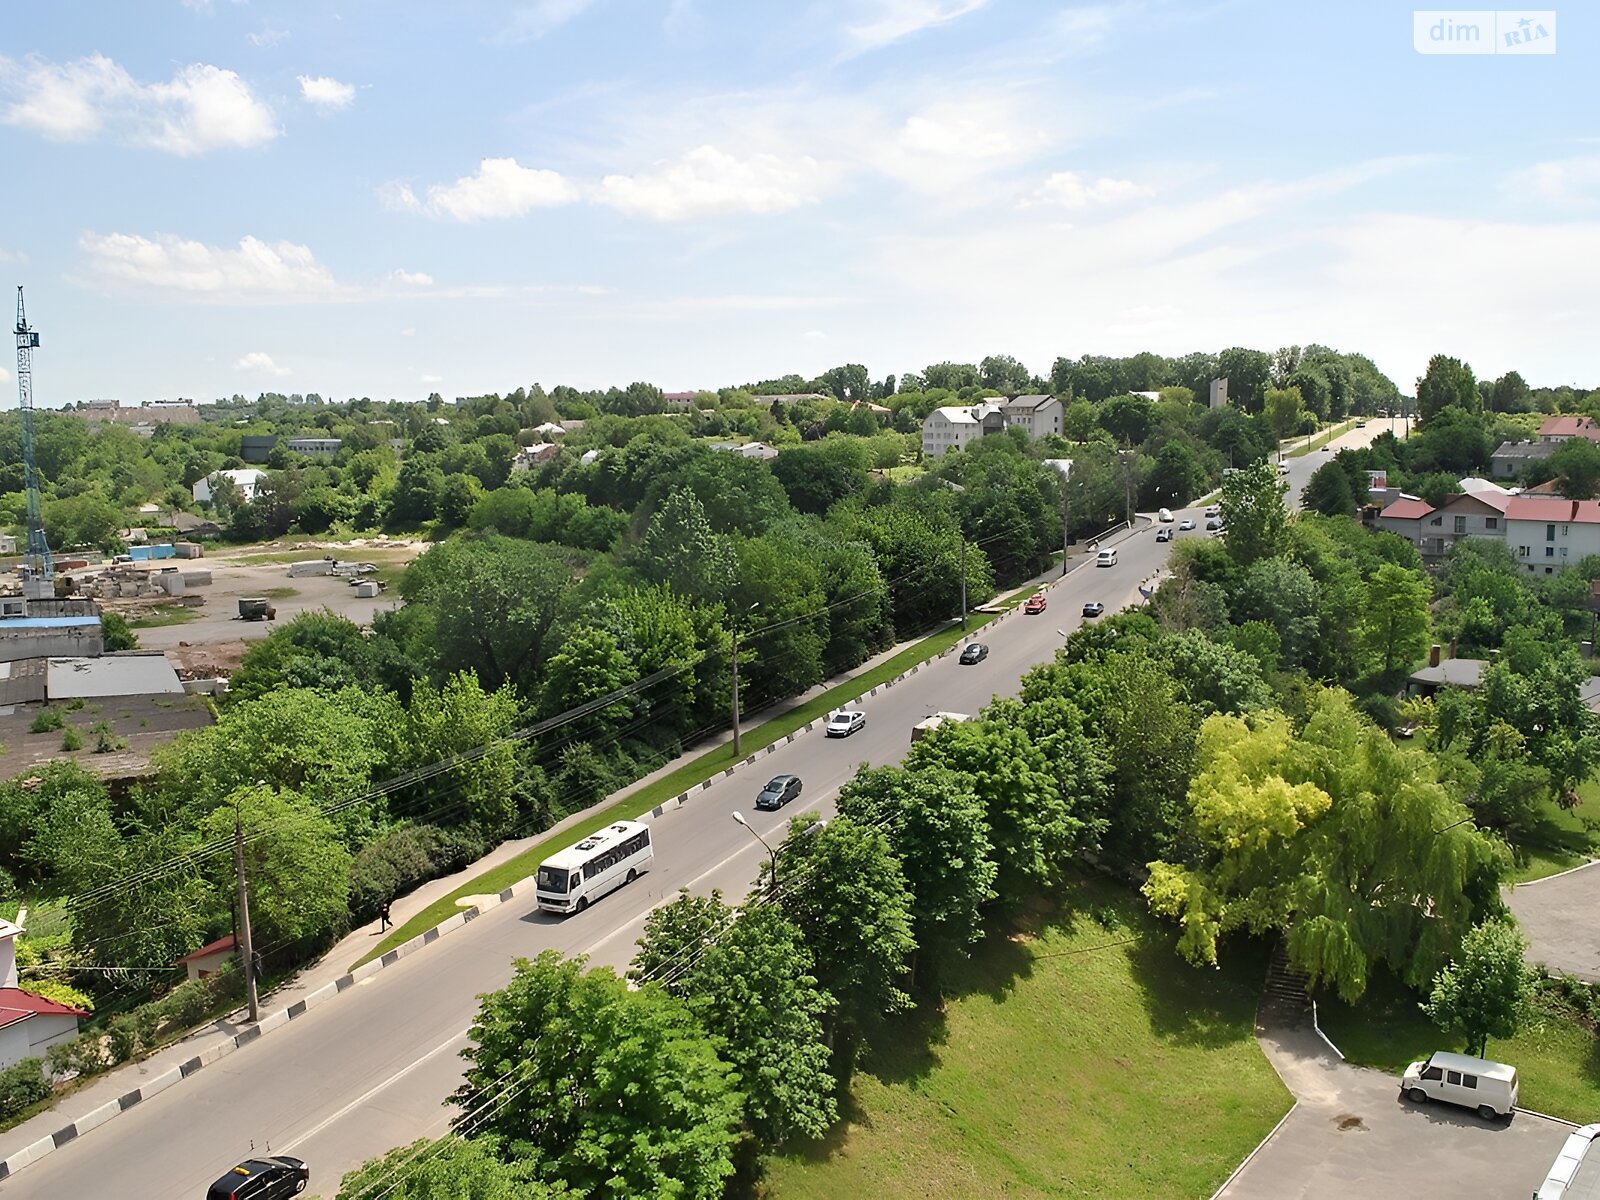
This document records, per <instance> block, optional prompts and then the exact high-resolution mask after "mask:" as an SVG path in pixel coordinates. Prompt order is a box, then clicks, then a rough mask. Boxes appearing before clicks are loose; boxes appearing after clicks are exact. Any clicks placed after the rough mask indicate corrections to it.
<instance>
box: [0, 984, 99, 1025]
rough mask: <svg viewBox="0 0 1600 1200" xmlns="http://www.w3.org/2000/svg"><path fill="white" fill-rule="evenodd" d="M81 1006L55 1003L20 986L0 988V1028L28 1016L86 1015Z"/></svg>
mask: <svg viewBox="0 0 1600 1200" xmlns="http://www.w3.org/2000/svg"><path fill="white" fill-rule="evenodd" d="M88 1015H89V1014H88V1013H86V1012H84V1011H83V1009H81V1008H73V1007H71V1006H70V1005H66V1004H57V1003H56V1002H55V1001H54V1000H46V999H45V998H44V997H43V996H35V995H34V994H33V993H32V992H25V991H23V990H22V989H21V988H0V1029H4V1028H5V1027H6V1026H7V1025H15V1024H16V1023H17V1022H18V1021H26V1020H27V1019H28V1018H29V1017H87V1016H88Z"/></svg>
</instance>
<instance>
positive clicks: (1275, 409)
mask: <svg viewBox="0 0 1600 1200" xmlns="http://www.w3.org/2000/svg"><path fill="white" fill-rule="evenodd" d="M1262 411H1263V412H1264V413H1265V414H1266V417H1267V424H1269V425H1271V426H1272V432H1273V433H1274V434H1276V435H1277V438H1278V440H1279V441H1280V442H1281V441H1283V440H1284V439H1285V438H1287V437H1289V436H1291V435H1292V434H1293V433H1294V431H1295V430H1297V429H1299V428H1300V414H1301V413H1302V412H1303V411H1304V401H1303V400H1302V399H1301V397H1300V389H1299V388H1295V387H1282V388H1268V389H1267V398H1266V403H1265V407H1264V408H1263V410H1262Z"/></svg>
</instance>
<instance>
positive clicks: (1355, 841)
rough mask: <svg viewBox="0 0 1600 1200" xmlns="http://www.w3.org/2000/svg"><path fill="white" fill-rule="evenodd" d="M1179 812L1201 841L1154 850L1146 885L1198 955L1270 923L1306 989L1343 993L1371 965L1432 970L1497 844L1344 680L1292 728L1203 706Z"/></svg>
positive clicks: (1495, 863) (1194, 957) (1355, 992)
mask: <svg viewBox="0 0 1600 1200" xmlns="http://www.w3.org/2000/svg"><path fill="white" fill-rule="evenodd" d="M1189 810H1190V820H1191V822H1192V828H1193V831H1194V834H1195V836H1196V837H1197V838H1198V840H1199V844H1200V846H1201V850H1200V852H1199V853H1198V854H1196V855H1194V856H1192V857H1191V858H1190V859H1189V861H1187V862H1177V861H1173V860H1160V861H1156V862H1152V863H1151V864H1150V878H1149V880H1148V881H1147V882H1146V883H1145V885H1144V894H1145V896H1146V897H1147V898H1148V900H1149V902H1150V907H1151V909H1152V910H1153V911H1154V912H1156V913H1159V914H1161V915H1163V916H1169V917H1173V918H1175V919H1176V920H1177V922H1178V924H1179V926H1180V927H1181V928H1182V931H1183V932H1182V936H1181V937H1180V939H1179V943H1178V946H1179V950H1180V952H1181V953H1182V954H1183V955H1184V956H1185V957H1186V958H1188V959H1190V960H1191V961H1193V962H1196V963H1214V962H1216V958H1217V943H1218V940H1219V939H1220V938H1221V937H1222V936H1223V935H1226V934H1228V933H1230V932H1232V931H1234V930H1238V929H1249V930H1251V931H1252V932H1254V933H1258V934H1260V933H1265V932H1268V931H1270V930H1276V931H1279V932H1281V933H1284V934H1286V935H1287V942H1288V950H1289V958H1290V961H1291V963H1292V964H1293V965H1294V966H1295V967H1296V968H1298V969H1299V970H1301V971H1304V972H1305V973H1306V974H1307V975H1308V976H1309V977H1310V979H1311V984H1312V986H1313V987H1323V986H1326V987H1331V988H1333V989H1334V990H1336V991H1337V992H1338V993H1339V995H1340V996H1341V997H1343V998H1344V999H1345V1000H1347V1001H1352V1002H1353V1001H1354V1000H1356V999H1358V998H1359V997H1360V996H1361V994H1362V993H1363V992H1364V991H1365V990H1366V986H1367V980H1368V978H1369V976H1370V973H1371V971H1372V968H1373V967H1374V965H1376V964H1378V963H1385V964H1387V965H1388V966H1389V967H1391V968H1392V969H1393V970H1395V971H1396V972H1398V973H1399V974H1400V975H1401V976H1402V977H1403V978H1404V979H1405V980H1406V982H1407V983H1409V984H1411V985H1412V986H1420V985H1421V984H1422V983H1424V982H1425V981H1427V980H1429V979H1431V978H1433V975H1434V973H1435V972H1436V971H1437V970H1438V968H1439V967H1440V966H1442V965H1443V964H1444V961H1445V960H1446V958H1447V957H1448V955H1449V954H1450V952H1451V950H1452V949H1453V947H1454V946H1455V945H1456V944H1457V943H1458V941H1459V939H1460V938H1461V937H1462V935H1464V934H1465V933H1466V931H1467V930H1468V929H1469V928H1470V927H1471V925H1472V922H1473V919H1474V916H1475V915H1476V912H1477V910H1478V909H1479V907H1480V906H1481V905H1482V904H1485V903H1488V902H1491V901H1492V900H1493V898H1494V895H1495V891H1494V888H1495V880H1496V876H1497V874H1498V871H1499V853H1498V851H1497V850H1496V848H1495V846H1494V844H1493V843H1492V842H1491V840H1490V839H1489V838H1487V837H1486V836H1485V835H1484V834H1482V833H1480V832H1479V831H1478V830H1477V829H1476V828H1475V827H1474V826H1473V825H1472V822H1471V819H1470V817H1469V816H1468V815H1467V812H1466V810H1465V808H1464V807H1463V806H1462V805H1461V804H1460V802H1458V801H1456V800H1455V799H1453V798H1452V797H1451V795H1450V793H1449V792H1448V791H1447V790H1446V789H1445V788H1444V787H1443V786H1441V784H1440V783H1439V781H1438V779H1437V777H1436V776H1435V773H1434V766H1433V764H1432V762H1431V761H1430V760H1429V759H1428V758H1427V756H1426V755H1424V754H1422V753H1421V752H1420V751H1416V750H1407V749H1401V748H1400V747H1399V746H1397V745H1396V744H1395V743H1394V742H1393V741H1391V740H1390V739H1389V737H1388V736H1387V735H1386V734H1384V733H1383V732H1381V731H1379V730H1377V729H1375V728H1374V727H1373V726H1372V725H1371V724H1370V723H1369V722H1367V721H1366V720H1364V719H1363V718H1362V717H1360V716H1359V715H1358V714H1357V713H1356V712H1355V710H1354V707H1353V703H1352V701H1351V698H1350V696H1349V695H1348V693H1344V692H1340V691H1334V690H1324V691H1321V692H1320V693H1318V694H1317V695H1316V696H1314V697H1313V698H1311V700H1310V701H1309V703H1308V717H1307V720H1306V723H1305V728H1304V730H1303V732H1301V733H1300V734H1299V735H1298V736H1297V735H1296V734H1295V732H1294V728H1293V726H1292V725H1291V723H1290V722H1289V720H1288V718H1286V717H1280V716H1276V715H1265V716H1263V715H1258V716H1257V717H1256V718H1255V719H1254V722H1253V723H1252V724H1247V723H1246V722H1245V721H1243V720H1241V719H1239V718H1237V717H1228V716H1214V717H1210V718H1208V719H1207V720H1206V722H1205V724H1204V725H1203V726H1202V727H1201V733H1200V757H1199V770H1198V772H1197V773H1196V775H1195V778H1194V783H1193V785H1192V786H1191V788H1190V790H1189Z"/></svg>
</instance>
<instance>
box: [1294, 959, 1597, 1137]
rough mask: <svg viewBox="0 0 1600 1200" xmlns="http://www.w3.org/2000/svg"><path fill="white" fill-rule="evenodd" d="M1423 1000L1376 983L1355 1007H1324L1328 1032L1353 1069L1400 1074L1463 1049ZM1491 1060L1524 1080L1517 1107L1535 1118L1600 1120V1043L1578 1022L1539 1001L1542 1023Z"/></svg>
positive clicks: (1497, 1049) (1390, 983)
mask: <svg viewBox="0 0 1600 1200" xmlns="http://www.w3.org/2000/svg"><path fill="white" fill-rule="evenodd" d="M1417 1005H1418V997H1416V996H1415V995H1414V994H1412V993H1411V992H1410V991H1408V990H1406V989H1405V988H1404V987H1402V986H1401V985H1400V984H1399V983H1398V982H1396V981H1395V980H1394V979H1393V978H1392V977H1391V976H1388V975H1382V976H1379V977H1378V978H1376V979H1374V980H1373V983H1372V986H1371V987H1370V988H1369V989H1368V990H1367V995H1366V997H1365V998H1363V999H1362V1001H1361V1003H1360V1004H1358V1005H1357V1006H1356V1007H1355V1008H1353V1009H1352V1008H1350V1007H1348V1006H1346V1005H1343V1004H1339V1003H1338V1002H1336V1001H1326V1002H1322V1003H1319V1006H1318V1008H1319V1016H1320V1018H1321V1024H1322V1028H1323V1030H1324V1031H1325V1032H1326V1033H1327V1035H1328V1036H1329V1037H1330V1038H1332V1039H1333V1041H1334V1044H1335V1045H1337V1046H1338V1047H1339V1049H1340V1050H1342V1051H1344V1053H1345V1055H1346V1056H1347V1057H1348V1058H1349V1059H1350V1061H1351V1062H1356V1063H1360V1064H1362V1065H1363V1066H1369V1067H1377V1068H1379V1069H1381V1070H1385V1071H1391V1072H1393V1073H1394V1074H1396V1075H1398V1074H1399V1073H1400V1072H1401V1071H1403V1070H1404V1069H1405V1067H1406V1064H1407V1063H1411V1062H1415V1061H1417V1060H1418V1059H1422V1058H1426V1057H1427V1056H1428V1055H1429V1054H1430V1053H1432V1052H1433V1051H1435V1050H1460V1049H1462V1045H1463V1043H1462V1041H1461V1039H1460V1038H1459V1037H1457V1036H1453V1035H1448V1034H1443V1033H1440V1032H1439V1030H1438V1028H1437V1027H1436V1026H1435V1025H1434V1024H1433V1022H1431V1021H1429V1020H1428V1018H1427V1017H1426V1016H1424V1015H1423V1013H1422V1010H1421V1009H1420V1008H1418V1007H1417ZM1487 1054H1488V1057H1489V1058H1492V1059H1495V1060H1497V1061H1500V1062H1508V1063H1511V1064H1512V1065H1513V1066H1515V1067H1516V1068H1517V1071H1518V1073H1519V1074H1520V1076H1521V1082H1522V1091H1521V1097H1520V1103H1521V1104H1522V1106H1523V1107H1524V1108H1529V1109H1532V1110H1534V1111H1535V1112H1542V1113H1549V1114H1550V1115H1552V1116H1557V1117H1565V1118H1566V1119H1567V1120H1569V1121H1576V1122H1577V1123H1578V1124H1580V1125H1583V1124H1587V1123H1588V1122H1590V1121H1593V1120H1594V1119H1595V1115H1596V1114H1597V1113H1600V1041H1596V1039H1595V1035H1594V1034H1593V1033H1592V1032H1590V1030H1589V1029H1588V1028H1587V1027H1586V1026H1585V1025H1583V1024H1582V1023H1580V1022H1579V1021H1578V1020H1577V1019H1576V1018H1574V1017H1573V1016H1571V1015H1570V1014H1568V1013H1566V1012H1565V1011H1563V1010H1562V1009H1561V1008H1560V1007H1558V1006H1555V1005H1553V1004H1546V1003H1544V1002H1541V1005H1540V1011H1539V1016H1538V1019H1537V1020H1535V1021H1533V1022H1532V1023H1530V1025H1529V1026H1528V1028H1527V1029H1525V1030H1524V1031H1523V1032H1522V1033H1520V1034H1518V1035H1517V1036H1516V1037H1514V1038H1511V1039H1509V1040H1507V1041H1495V1040H1494V1039H1493V1038H1491V1039H1490V1040H1489V1046H1488V1050H1487Z"/></svg>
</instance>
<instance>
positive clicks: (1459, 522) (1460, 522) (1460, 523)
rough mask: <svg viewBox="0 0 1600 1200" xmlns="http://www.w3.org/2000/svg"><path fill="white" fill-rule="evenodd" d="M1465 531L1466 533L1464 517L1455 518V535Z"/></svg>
mask: <svg viewBox="0 0 1600 1200" xmlns="http://www.w3.org/2000/svg"><path fill="white" fill-rule="evenodd" d="M1466 531H1467V519H1466V518H1465V517H1457V518H1456V532H1457V533H1465V532H1466Z"/></svg>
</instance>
